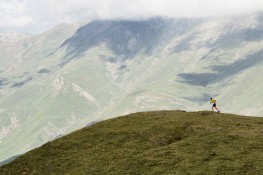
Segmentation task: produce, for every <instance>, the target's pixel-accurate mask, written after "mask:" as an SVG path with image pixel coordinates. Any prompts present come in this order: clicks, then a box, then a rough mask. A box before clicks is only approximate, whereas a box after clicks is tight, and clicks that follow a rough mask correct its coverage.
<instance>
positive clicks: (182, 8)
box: [0, 0, 263, 34]
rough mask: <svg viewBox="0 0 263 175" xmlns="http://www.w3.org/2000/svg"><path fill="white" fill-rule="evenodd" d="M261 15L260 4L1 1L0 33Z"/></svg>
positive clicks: (223, 0) (234, 0) (242, 0)
mask: <svg viewBox="0 0 263 175" xmlns="http://www.w3.org/2000/svg"><path fill="white" fill-rule="evenodd" d="M257 11H263V0H0V32H24V33H32V34H37V33H41V32H44V31H46V30H48V29H50V28H52V27H54V26H55V25H58V24H60V23H77V22H88V21H91V20H95V19H147V18H150V17H156V16H163V17H191V18H192V17H209V16H222V15H223V16H225V15H238V14H243V13H253V12H257Z"/></svg>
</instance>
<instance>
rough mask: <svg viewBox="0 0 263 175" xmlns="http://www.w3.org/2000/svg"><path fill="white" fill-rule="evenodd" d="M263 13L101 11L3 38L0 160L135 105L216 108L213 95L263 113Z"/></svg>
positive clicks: (234, 107) (233, 106)
mask: <svg viewBox="0 0 263 175" xmlns="http://www.w3.org/2000/svg"><path fill="white" fill-rule="evenodd" d="M262 17H263V15H262V13H256V14H250V15H244V16H235V17H224V18H206V19H189V18H186V19H167V18H152V19H148V20H141V21H136V20H135V21H125V20H119V21H118V20H115V21H109V20H100V21H92V22H89V23H87V24H61V25H58V26H56V27H55V28H53V29H51V30H49V31H47V32H45V33H42V34H39V35H33V36H32V35H26V34H24V35H21V36H20V35H19V36H20V37H17V40H15V39H14V37H11V36H10V37H9V38H12V39H10V40H8V39H7V38H8V37H5V38H6V39H1V40H0V45H1V47H0V61H1V66H0V161H3V160H6V159H8V158H10V157H13V156H16V155H20V154H23V153H24V152H26V151H28V150H31V149H32V148H35V147H38V146H40V145H42V144H43V143H46V142H48V141H50V140H53V139H55V138H57V137H61V136H62V135H64V134H66V133H69V132H71V131H74V130H76V129H78V128H81V127H84V126H86V125H90V124H93V123H96V122H98V121H101V120H105V119H109V118H112V117H116V116H120V115H124V114H128V113H133V112H138V111H149V110H166V109H181V110H187V111H195V110H209V109H210V104H209V101H208V100H209V98H210V97H215V98H216V99H217V102H218V107H219V109H220V110H221V111H222V112H228V113H235V114H243V115H253V116H262V114H263V107H262V102H263V101H262V100H261V99H263V98H262V97H263V93H262V91H261V89H262V88H263V83H262V76H261V75H262V73H263V69H262V66H263V63H262V61H263V58H262V56H263V55H262V54H263V50H262V46H263V42H262V39H263V31H262V25H263V18H262ZM1 36H2V35H1ZM18 38H19V39H18Z"/></svg>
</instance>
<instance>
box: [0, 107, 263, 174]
mask: <svg viewBox="0 0 263 175" xmlns="http://www.w3.org/2000/svg"><path fill="white" fill-rule="evenodd" d="M262 165H263V118H259V117H258V118H257V117H243V116H237V115H230V114H218V113H211V112H182V111H158V112H142V113H136V114H130V115H127V116H123V117H119V118H115V119H111V120H107V121H103V122H100V123H97V124H95V125H93V126H89V127H86V128H83V129H81V130H78V131H75V132H73V133H71V134H69V135H67V136H64V137H62V138H59V139H57V140H54V141H52V142H49V143H47V144H45V145H43V146H41V147H39V148H37V149H34V150H32V151H30V152H28V153H26V154H25V155H23V156H21V157H19V158H18V159H16V160H15V161H13V162H11V163H9V164H7V165H5V166H2V167H0V174H1V175H20V174H21V175H23V174H27V175H28V174H29V175H30V174H35V175H55V174H62V175H85V174H87V175H93V174H96V175H97V174H102V175H106V174H112V175H119V174H131V175H136V174H143V175H146V174H151V175H152V174H156V175H160V174H165V175H169V174H171V175H172V174H173V175H174V174H224V175H225V174H231V175H232V174H251V175H255V174H263V166H262Z"/></svg>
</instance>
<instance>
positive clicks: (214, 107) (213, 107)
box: [210, 97, 220, 112]
mask: <svg viewBox="0 0 263 175" xmlns="http://www.w3.org/2000/svg"><path fill="white" fill-rule="evenodd" d="M212 103H213V106H212V111H214V109H216V110H217V112H220V111H219V110H218V109H217V107H216V99H214V98H212V97H211V98H210V104H212Z"/></svg>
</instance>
